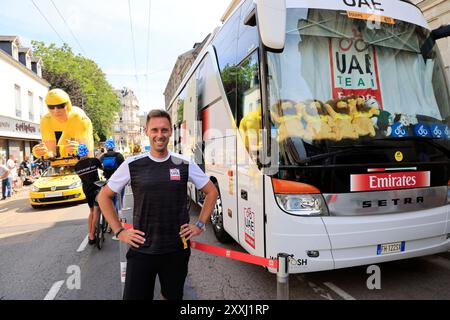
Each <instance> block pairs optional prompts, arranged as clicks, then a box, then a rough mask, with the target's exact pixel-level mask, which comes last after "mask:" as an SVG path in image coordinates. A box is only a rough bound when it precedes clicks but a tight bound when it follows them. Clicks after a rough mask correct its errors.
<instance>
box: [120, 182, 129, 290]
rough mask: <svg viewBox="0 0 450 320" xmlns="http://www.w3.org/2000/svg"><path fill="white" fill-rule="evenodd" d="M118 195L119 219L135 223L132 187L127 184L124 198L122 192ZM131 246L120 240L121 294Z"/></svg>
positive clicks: (125, 222) (123, 221)
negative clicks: (127, 256)
mask: <svg viewBox="0 0 450 320" xmlns="http://www.w3.org/2000/svg"><path fill="white" fill-rule="evenodd" d="M117 197H118V199H119V201H118V207H119V210H118V214H119V220H120V222H121V223H122V225H124V224H127V223H129V224H132V223H133V194H132V192H131V187H130V186H126V187H125V194H124V197H123V199H122V197H121V195H120V194H117ZM129 248H130V246H129V245H127V244H125V243H123V242H121V241H119V252H120V253H119V254H120V259H119V260H120V283H121V286H122V292H121V296H123V290H124V288H125V275H126V270H127V258H126V255H127V252H128V250H129Z"/></svg>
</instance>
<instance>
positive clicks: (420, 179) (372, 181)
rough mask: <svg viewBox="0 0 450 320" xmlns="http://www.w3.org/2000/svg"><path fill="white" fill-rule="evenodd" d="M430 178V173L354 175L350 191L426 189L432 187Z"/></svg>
mask: <svg viewBox="0 0 450 320" xmlns="http://www.w3.org/2000/svg"><path fill="white" fill-rule="evenodd" d="M430 176H431V175H430V171H418V172H395V173H372V174H371V173H369V174H354V175H351V176H350V191H351V192H361V191H381V190H398V189H414V188H426V187H429V186H430Z"/></svg>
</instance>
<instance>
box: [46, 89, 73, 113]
mask: <svg viewBox="0 0 450 320" xmlns="http://www.w3.org/2000/svg"><path fill="white" fill-rule="evenodd" d="M45 103H46V104H47V105H48V106H57V105H60V104H65V105H66V107H67V111H70V110H72V102H71V101H70V97H69V95H68V94H67V93H66V92H65V91H64V90H61V89H53V90H50V91H49V92H48V93H47V96H46V97H45Z"/></svg>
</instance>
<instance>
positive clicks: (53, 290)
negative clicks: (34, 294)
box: [44, 280, 64, 300]
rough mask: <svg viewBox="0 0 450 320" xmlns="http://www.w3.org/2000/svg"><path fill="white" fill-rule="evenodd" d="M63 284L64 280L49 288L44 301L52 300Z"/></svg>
mask: <svg viewBox="0 0 450 320" xmlns="http://www.w3.org/2000/svg"><path fill="white" fill-rule="evenodd" d="M63 284H64V280H61V281H58V282H55V283H54V284H53V286H52V287H51V288H50V291H49V292H48V293H47V295H46V296H45V298H44V300H54V299H55V297H56V295H57V294H58V292H59V290H60V289H61V287H62V285H63Z"/></svg>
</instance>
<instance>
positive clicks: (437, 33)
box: [431, 25, 450, 40]
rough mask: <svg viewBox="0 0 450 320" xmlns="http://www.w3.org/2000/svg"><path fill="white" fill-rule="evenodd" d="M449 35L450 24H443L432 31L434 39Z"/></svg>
mask: <svg viewBox="0 0 450 320" xmlns="http://www.w3.org/2000/svg"><path fill="white" fill-rule="evenodd" d="M449 36H450V25H448V26H442V27H440V28H437V29H435V30H433V31H431V37H432V38H433V40H439V39H442V38H446V37H449Z"/></svg>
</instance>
